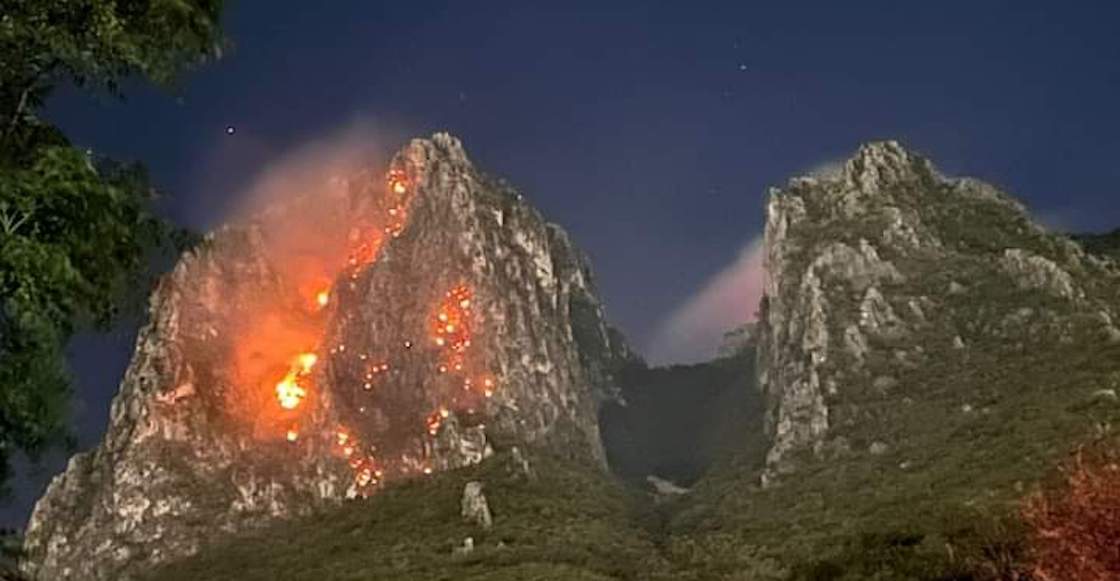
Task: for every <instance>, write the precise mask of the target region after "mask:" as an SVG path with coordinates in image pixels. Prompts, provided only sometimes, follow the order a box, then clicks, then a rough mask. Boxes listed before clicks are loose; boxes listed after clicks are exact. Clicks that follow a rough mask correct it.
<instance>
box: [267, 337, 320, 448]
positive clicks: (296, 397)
mask: <svg viewBox="0 0 1120 581" xmlns="http://www.w3.org/2000/svg"><path fill="white" fill-rule="evenodd" d="M318 359H319V357H318V356H317V355H315V354H314V353H300V354H299V355H298V356H297V357H296V359H295V361H293V362H292V366H291V369H289V370H288V374H287V375H285V376H284V379H281V380H280V382H279V383H277V384H276V399H277V401H279V402H280V407H282V408H284V409H286V410H294V409H296V408H297V407H299V404H300V402H302V401H303V398H305V397H307V389H305V388H304V386H303V385H301V381H303V380H304V378H306V376H307V375H308V374H310V373H311V369H312V368H313V367H315V362H316V361H318ZM289 439H291V438H289Z"/></svg>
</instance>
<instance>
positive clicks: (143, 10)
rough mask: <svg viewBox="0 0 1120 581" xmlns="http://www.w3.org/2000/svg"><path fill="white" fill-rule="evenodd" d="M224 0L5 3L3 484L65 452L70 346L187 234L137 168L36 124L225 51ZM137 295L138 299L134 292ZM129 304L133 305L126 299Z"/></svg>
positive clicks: (104, 321)
mask: <svg viewBox="0 0 1120 581" xmlns="http://www.w3.org/2000/svg"><path fill="white" fill-rule="evenodd" d="M221 4H222V2H221V1H220V0H176V1H158V2H149V1H144V0H8V1H6V2H5V3H4V8H3V14H2V15H0V486H3V485H4V483H5V482H6V480H7V477H8V459H9V456H10V454H12V453H14V452H15V451H16V450H20V451H23V452H25V453H27V454H29V455H31V456H35V455H36V454H37V453H39V452H41V451H42V449H43V448H44V447H45V446H48V445H50V444H52V443H58V442H60V441H62V440H63V439H64V437H65V435H66V433H67V430H66V423H65V419H66V403H67V401H68V398H69V377H68V375H67V372H66V366H65V361H64V358H63V348H64V347H65V345H66V343H67V341H68V340H69V338H70V337H71V335H72V334H73V333H74V331H75V330H76V329H78V328H80V327H83V326H90V325H93V326H101V327H104V326H107V325H110V324H112V323H113V322H114V320H115V318H116V314H117V313H118V312H119V311H120V309H121V307H122V305H127V304H133V305H135V304H137V303H138V301H137V300H136V299H137V298H138V294H137V293H139V295H142V294H144V291H145V290H146V289H147V288H148V285H147V284H143V283H144V281H145V277H146V275H147V274H148V271H149V266H150V265H152V264H153V255H158V254H160V253H161V252H164V251H166V250H175V249H177V248H178V247H180V246H181V245H182V244H184V243H185V242H186V238H187V237H186V236H185V235H184V234H183V233H182V232H180V231H179V230H177V229H176V228H173V227H171V226H170V225H169V224H167V223H166V222H164V221H163V220H161V219H159V218H157V217H156V216H155V215H154V214H153V212H152V210H151V205H152V200H153V197H154V190H153V188H152V187H151V185H150V184H149V182H148V179H147V175H146V172H145V171H144V169H143V167H142V166H139V165H137V164H122V163H117V162H114V161H112V160H108V159H103V158H100V157H98V156H95V155H93V153H92V152H90V151H87V150H82V149H79V148H77V147H74V146H73V145H72V144H71V143H70V142H69V141H68V140H67V139H66V137H65V135H63V133H62V132H61V131H60V130H59V129H58V128H57V127H54V126H53V125H51V124H50V123H49V122H47V121H45V120H44V119H42V118H41V117H40V115H39V113H40V111H41V109H42V106H43V104H44V102H45V101H46V99H47V97H48V96H49V94H50V93H51V91H52V90H54V89H55V88H56V87H57V86H58V85H59V84H60V83H66V82H69V83H72V84H75V85H77V86H80V87H87V88H90V89H93V90H97V91H107V92H108V93H110V94H113V95H117V94H119V92H118V89H119V86H120V83H121V82H122V81H123V80H124V79H125V78H127V77H130V76H142V77H146V78H148V79H151V80H153V81H155V82H158V83H164V84H166V83H170V82H171V81H172V80H173V79H174V78H176V75H177V74H178V73H179V72H180V71H182V70H183V69H184V68H187V67H190V66H192V65H194V64H196V63H198V62H200V61H201V60H202V59H204V58H206V57H208V56H211V55H215V54H217V52H218V47H219V45H218V40H219V36H218V31H217V20H218V17H219V14H220V12H221ZM130 291H131V292H130ZM130 299H131V300H130Z"/></svg>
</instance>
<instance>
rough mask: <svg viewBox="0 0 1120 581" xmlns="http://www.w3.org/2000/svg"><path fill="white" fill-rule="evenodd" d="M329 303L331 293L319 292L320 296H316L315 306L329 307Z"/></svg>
mask: <svg viewBox="0 0 1120 581" xmlns="http://www.w3.org/2000/svg"><path fill="white" fill-rule="evenodd" d="M329 302H331V293H329V292H327V291H325V290H322V291H319V294H317V295H315V304H317V305H319V308H323V307H325V306H327V303H329Z"/></svg>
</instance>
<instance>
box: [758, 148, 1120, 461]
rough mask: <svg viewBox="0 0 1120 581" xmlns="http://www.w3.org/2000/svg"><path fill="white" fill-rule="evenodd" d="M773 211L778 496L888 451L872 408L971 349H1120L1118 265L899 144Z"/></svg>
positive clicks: (804, 181)
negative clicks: (815, 459) (831, 463)
mask: <svg viewBox="0 0 1120 581" xmlns="http://www.w3.org/2000/svg"><path fill="white" fill-rule="evenodd" d="M767 211H768V215H767V225H766V234H765V249H764V252H765V256H766V268H767V279H766V285H765V295H764V299H763V310H762V317H761V320H760V331H759V360H758V364H759V372H760V382H761V385H762V388H763V390H764V393H765V395H766V398H767V406H768V412H767V418H766V420H767V421H766V423H767V428H766V429H767V433H768V435H769V438H770V439H771V444H770V450H769V454H768V458H767V466H768V469H767V472H766V474H765V475H764V478H763V480H764V482H768V481H773V480H774V479H775V478H776V477H777V476H778V475H779V474H781V473H784V472H788V471H790V470H793V469H794V467H795V466H796V465H797V464H798V462H799V461H798V460H797V458H804V456H805V454H809V455H810V456H814V455H815V456H827V455H830V454H846V453H853V451H859V450H862V451H864V452H868V451H869V450H871V448H872V447H874V449H875V450H877V451H878V452H882V451H883V450H884V449H888V448H887V447H889V446H890V442H884V441H879V440H874V439H871V438H872V436H870V434H871V433H873V432H874V430H870V429H869V427H870V426H873V425H875V423H874V418H876V417H878V418H885V417H888V414H884V413H880V412H873V411H871V410H874V409H879V408H880V407H881V406H884V405H891V404H888V403H887V402H891V401H897V400H898V399H899V397H898V395H897V393H896V392H897V391H898V390H899V387H898V386H899V383H900V381H901V379H900V378H902V377H905V376H911V375H913V374H914V373H915V370H919V369H922V368H923V366H924V365H927V364H934V363H940V362H944V361H946V360H949V361H951V360H953V359H955V358H961V357H967V356H968V355H967V354H968V352H969V349H968V346H969V345H970V344H973V343H982V344H985V345H987V344H997V345H999V346H1000V348H1007V349H1011V350H1022V349H1029V348H1030V345H1032V344H1038V345H1043V344H1046V342H1047V341H1053V340H1062V341H1068V340H1072V337H1073V336H1074V335H1078V334H1084V333H1088V334H1090V335H1092V336H1093V337H1095V338H1097V339H1099V340H1106V341H1110V340H1117V338H1120V333H1118V332H1117V328H1116V326H1115V325H1114V324H1113V321H1115V320H1116V316H1117V307H1118V305H1116V301H1115V296H1114V293H1111V292H1110V291H1109V290H1108V289H1109V285H1111V284H1114V283H1115V281H1116V277H1117V272H1116V269H1115V266H1112V265H1109V264H1107V263H1105V262H1102V261H1099V260H1096V259H1093V258H1090V257H1087V256H1086V255H1085V253H1084V252H1082V251H1081V249H1080V248H1079V247H1078V246H1077V245H1076V244H1074V243H1073V242H1070V241H1069V240H1068V239H1066V238H1065V237H1063V236H1057V235H1054V234H1051V233H1049V232H1047V231H1046V230H1045V229H1044V228H1042V227H1040V226H1039V225H1037V224H1036V223H1035V222H1034V221H1033V220H1032V219H1031V218H1030V216H1029V214H1028V213H1027V212H1026V210H1025V209H1024V207H1023V206H1022V205H1021V204H1019V203H1018V202H1016V201H1014V200H1013V199H1012V198H1010V197H1009V196H1007V195H1006V194H1004V193H1002V192H1000V191H998V190H997V189H996V188H994V187H992V186H990V185H987V184H984V183H983V182H979V181H977V180H972V179H967V178H965V179H952V178H947V177H944V176H942V175H940V174H939V173H938V172H936V171H935V170H934V169H933V166H932V164H930V163H929V162H928V161H927V160H925V159H924V158H923V157H922V156H920V155H918V154H915V153H912V152H910V151H908V150H907V149H905V148H903V147H902V146H901V145H899V144H898V143H897V142H892V141H888V142H880V143H873V144H869V145H865V146H863V147H861V148H860V149H859V151H858V152H857V153H856V154H855V155H854V156H853V157H852V159H850V160H848V161H847V162H846V163H845V164H844V169H843V171H842V172H841V173H840V174H839V175H836V176H832V177H825V178H820V177H818V178H813V177H810V178H797V179H794V180H791V181H790V183H789V185H788V186H787V187H786V188H783V189H773V190H772V191H771V195H770V201H769V204H768V209H767ZM935 353H936V355H934V354H935ZM892 398H893V399H892Z"/></svg>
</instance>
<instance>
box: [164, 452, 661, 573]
mask: <svg viewBox="0 0 1120 581" xmlns="http://www.w3.org/2000/svg"><path fill="white" fill-rule="evenodd" d="M530 461H531V464H532V467H533V470H534V472H535V478H533V479H529V478H526V477H524V476H523V475H521V474H520V473H518V472H517V471H516V470H514V468H513V464H512V463H511V462H510V458H509V457H508V456H507V455H505V454H499V455H498V456H496V457H494V458H492V459H490V460H489V461H487V462H485V463H484V464H483V465H482V466H478V467H473V468H468V469H464V470H460V471H456V472H452V473H444V474H438V475H435V476H433V477H431V478H425V479H419V480H415V481H412V482H408V483H403V484H399V485H396V486H391V487H389V488H388V489H387V490H385V491H384V493H383V494H380V495H378V496H375V497H373V498H370V499H367V500H355V501H352V502H349V503H347V504H345V505H344V506H340V507H338V508H335V509H332V510H329V511H325V512H323V513H322V514H318V515H315V516H313V517H310V518H305V519H300V520H294V521H291V522H284V523H280V524H278V525H276V526H273V527H271V528H268V529H265V530H261V531H258V532H256V533H254V534H251V535H247V536H244V537H241V538H238V539H236V540H233V541H229V540H226V539H217V540H216V542H215V544H214V545H213V546H211V547H207V548H205V549H204V550H203V551H202V552H201V554H200V555H198V556H197V557H195V558H192V559H188V560H187V561H185V562H179V563H173V564H170V565H168V566H166V567H164V568H163V569H161V570H158V571H155V572H153V574H152V575H150V576H149V577H147V578H146V579H150V580H152V581H180V580H182V581H188V580H190V581H196V580H200V579H206V580H211V581H222V580H238V581H254V580H260V581H288V580H290V581H307V580H309V579H311V580H315V581H341V580H349V579H353V580H358V579H361V580H372V579H394V580H401V581H405V580H413V579H414V580H425V581H427V580H432V579H456V580H467V579H495V580H510V581H514V580H524V579H540V580H556V581H560V580H583V581H603V580H639V579H650V578H653V577H655V576H657V575H659V574H660V572H661V571H663V570H664V569H665V563H664V562H663V561H662V560H661V559H659V558H658V556H657V550H656V548H655V546H654V543H653V540H652V539H651V538H650V536H649V535H648V534H647V533H646V532H644V531H643V530H642V529H641V528H640V526H638V523H637V522H636V521H635V520H634V515H635V514H637V513H636V512H635V511H634V510H633V505H632V504H631V502H632V501H631V499H630V498H629V497H628V496H627V495H626V494H625V493H624V492H623V490H622V489H621V488H620V487H618V486H616V485H615V484H614V483H613V482H612V481H611V480H610V479H609V478H608V477H607V476H606V475H605V474H599V473H597V472H596V471H595V470H593V469H589V468H587V467H586V466H581V465H577V464H573V463H571V462H570V461H566V460H559V459H555V458H550V457H546V456H542V455H539V454H535V455H532V456H530ZM471 480H479V481H482V482H483V483H484V486H485V489H484V494H485V495H486V497H487V499H488V502H489V505H490V509H491V511H492V513H493V516H494V525H493V528H491V529H490V530H483V529H481V528H480V527H478V526H476V525H473V524H469V523H467V522H464V520H463V519H462V518H461V516H460V499H461V496H462V491H463V486H464V484H465V483H466V482H468V481H471ZM468 537H470V538H472V539H473V541H474V547H475V548H474V550H473V551H472V552H470V553H469V554H465V555H464V554H456V550H455V549H456V548H457V547H461V546H462V545H463V542H464V540H465V539H466V538H468Z"/></svg>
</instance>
